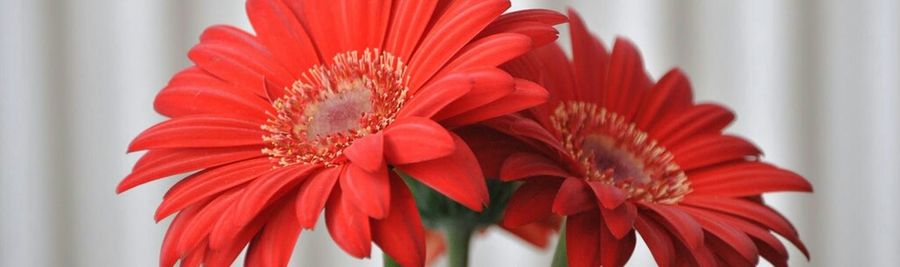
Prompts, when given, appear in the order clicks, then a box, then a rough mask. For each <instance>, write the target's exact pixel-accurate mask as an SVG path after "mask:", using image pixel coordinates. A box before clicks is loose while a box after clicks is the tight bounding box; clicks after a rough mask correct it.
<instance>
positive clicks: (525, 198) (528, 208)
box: [503, 179, 562, 228]
mask: <svg viewBox="0 0 900 267" xmlns="http://www.w3.org/2000/svg"><path fill="white" fill-rule="evenodd" d="M561 185H562V181H561V180H558V179H535V180H532V181H529V182H527V183H525V184H523V185H522V186H520V187H519V188H518V189H516V192H515V193H513V195H512V197H510V198H509V202H508V204H507V206H506V211H505V213H504V215H503V226H505V227H510V228H515V227H519V226H523V225H526V224H529V223H533V222H535V221H538V220H541V219H544V218H546V217H548V216H552V215H553V211H552V208H553V199H554V198H555V197H556V192H557V191H559V187H560V186H561Z"/></svg>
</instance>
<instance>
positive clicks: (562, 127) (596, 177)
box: [550, 101, 691, 204]
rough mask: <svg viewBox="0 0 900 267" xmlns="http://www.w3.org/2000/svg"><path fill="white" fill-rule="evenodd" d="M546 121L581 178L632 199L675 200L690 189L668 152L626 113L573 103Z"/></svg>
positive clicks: (564, 106) (568, 103)
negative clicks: (553, 130) (629, 119)
mask: <svg viewBox="0 0 900 267" xmlns="http://www.w3.org/2000/svg"><path fill="white" fill-rule="evenodd" d="M550 121H551V123H552V124H553V126H554V128H556V130H557V132H558V137H559V138H560V140H562V142H563V146H564V147H565V148H566V149H567V150H568V151H569V153H571V156H572V158H573V159H574V160H575V162H576V163H577V164H578V167H580V169H579V170H578V171H581V172H582V173H583V174H584V177H585V179H587V180H589V181H600V182H604V183H607V184H610V185H613V186H616V187H618V188H620V189H622V190H623V191H625V192H626V193H627V194H628V195H629V199H632V200H636V201H645V202H653V203H661V204H675V203H678V202H679V201H681V199H683V198H684V196H685V195H686V194H688V193H690V191H691V187H690V183H689V182H688V181H687V176H685V174H684V171H682V170H681V167H679V166H678V164H676V163H675V162H674V160H673V156H672V153H670V152H669V151H667V150H666V149H665V148H664V147H662V146H660V145H658V144H657V142H656V141H655V140H650V139H649V138H648V135H647V134H646V133H644V132H642V131H641V130H640V129H637V128H636V126H635V125H634V124H633V123H630V122H626V121H625V118H624V117H622V116H620V115H618V114H616V113H613V112H609V111H607V110H606V109H605V108H602V107H598V106H597V105H596V104H593V103H585V102H574V101H573V102H564V103H562V104H560V105H559V107H557V108H556V110H555V112H554V114H553V116H551V118H550Z"/></svg>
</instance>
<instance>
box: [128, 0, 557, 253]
mask: <svg viewBox="0 0 900 267" xmlns="http://www.w3.org/2000/svg"><path fill="white" fill-rule="evenodd" d="M508 7H509V2H508V0H489V1H483V0H458V1H457V0H433V1H422V0H394V1H387V0H384V1H375V0H343V1H320V0H284V1H281V0H250V1H248V3H247V13H248V16H249V18H250V22H251V24H252V25H253V28H254V30H255V32H256V35H253V34H250V33H247V32H244V31H242V30H240V29H237V28H234V27H230V26H214V27H211V28H209V29H207V30H206V31H205V32H204V33H203V35H202V36H201V37H200V43H199V44H198V45H197V46H195V47H194V48H193V49H192V50H191V51H190V53H189V57H190V58H191V60H192V61H193V62H194V63H195V64H196V65H195V66H192V67H189V68H187V69H185V70H184V71H181V72H180V73H178V74H176V75H175V76H174V77H173V78H172V80H171V81H170V83H169V85H168V86H167V87H166V88H164V89H163V90H162V91H161V92H160V93H159V95H158V96H157V98H156V102H155V108H156V110H157V111H158V112H159V113H161V114H163V115H166V116H168V117H170V119H169V120H167V121H165V122H162V123H160V124H158V125H156V126H153V127H151V128H149V129H147V130H146V131H145V132H143V133H141V134H140V135H139V136H138V137H137V138H135V140H134V141H133V143H132V144H131V146H130V147H129V151H139V150H148V152H147V153H146V154H145V155H144V156H143V157H142V158H141V159H140V160H139V161H138V163H137V164H136V165H135V167H134V170H133V172H132V173H131V174H129V175H128V176H127V177H126V178H125V179H124V180H123V181H122V182H121V183H120V184H119V187H118V189H117V191H119V192H122V191H125V190H128V189H130V188H133V187H135V186H138V185H141V184H143V183H147V182H150V181H153V180H157V179H160V178H164V177H168V176H172V175H177V174H181V173H191V172H193V174H191V175H190V176H188V177H187V178H185V179H183V180H181V181H179V182H178V183H177V184H176V185H175V186H173V187H172V188H171V190H169V192H168V193H167V194H166V196H165V198H164V200H163V202H162V204H161V205H160V206H159V209H158V210H157V213H156V219H157V220H161V219H163V218H165V217H167V216H169V215H172V214H174V213H178V216H177V217H176V218H175V220H174V221H173V222H172V224H171V226H170V227H169V230H168V232H167V234H166V238H165V240H164V242H163V243H164V244H163V247H162V253H161V257H160V261H161V263H160V265H161V266H172V265H174V264H175V262H177V261H178V260H181V261H182V266H196V265H199V264H200V263H204V264H205V265H206V266H228V265H230V264H231V262H232V261H234V259H235V257H237V255H238V253H239V252H240V251H241V250H242V249H243V248H244V247H245V246H247V244H248V243H249V250H248V253H247V257H246V262H247V264H248V265H250V266H284V265H286V264H287V262H288V260H289V259H290V254H291V251H292V250H293V246H294V244H295V242H296V240H297V237H298V235H299V233H300V231H301V229H303V228H312V227H313V226H315V223H316V221H317V218H318V215H319V214H320V212H321V211H322V210H323V209H325V221H326V225H327V227H328V231H329V232H330V233H331V236H332V237H333V238H334V240H335V242H337V244H338V245H339V246H340V247H341V248H343V249H344V250H345V251H347V252H348V253H349V254H351V255H353V256H356V257H367V256H369V253H370V247H371V242H372V241H374V242H375V243H376V244H378V245H379V246H380V247H381V248H382V249H383V250H384V251H385V252H386V253H388V254H389V255H391V256H392V257H394V258H395V259H396V260H397V261H398V262H400V263H402V264H403V265H405V266H420V265H422V264H423V263H424V258H425V247H424V246H425V245H424V243H425V241H424V230H423V228H422V225H421V222H420V218H419V215H418V212H417V210H416V207H415V203H414V200H413V199H412V197H411V195H410V192H409V191H408V189H407V187H406V186H405V184H404V183H403V181H402V180H400V179H399V178H398V177H397V176H396V175H395V174H394V173H393V172H392V171H391V169H392V168H396V169H399V170H402V171H404V172H406V173H408V174H410V175H412V176H414V177H415V178H417V179H418V180H419V181H420V182H422V183H423V184H426V185H428V186H430V187H432V188H434V189H435V190H437V191H439V192H442V193H443V194H446V195H447V196H448V197H450V198H452V199H454V200H456V201H458V202H460V203H462V204H463V205H465V206H467V207H469V208H471V209H474V210H480V209H482V207H483V206H484V205H485V204H486V202H487V200H488V195H487V190H486V188H485V184H484V178H483V175H482V174H481V172H480V170H479V168H478V163H477V162H476V161H475V157H474V156H473V155H472V153H471V151H470V150H469V148H468V147H467V146H466V145H465V143H463V142H462V141H461V139H460V138H459V137H458V136H456V135H455V134H453V133H451V132H448V131H447V130H445V127H455V126H460V125H466V124H471V123H474V122H479V121H482V120H485V119H490V118H495V117H497V116H501V115H504V114H508V113H510V112H514V111H518V110H522V109H524V108H528V107H531V106H534V105H536V104H538V103H541V102H543V101H544V100H545V99H546V98H547V95H546V94H547V93H546V91H544V89H542V88H541V87H540V86H537V85H536V84H534V83H530V82H527V81H524V80H520V79H516V78H513V77H511V76H510V75H509V74H507V73H506V72H504V71H501V70H500V69H498V68H496V67H497V66H498V65H499V64H502V63H504V62H506V61H508V60H509V59H512V58H515V57H517V56H519V55H522V54H523V53H526V52H528V51H529V50H531V49H532V47H533V46H537V45H543V44H546V43H549V42H552V41H553V40H555V37H556V31H555V30H554V29H553V28H552V25H554V24H557V23H561V22H563V21H564V20H565V17H564V16H562V15H561V14H557V13H555V12H551V11H540V10H529V11H521V12H514V13H510V14H506V15H502V16H501V13H502V12H504V10H506V9H507V8H508Z"/></svg>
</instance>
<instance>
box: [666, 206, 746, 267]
mask: <svg viewBox="0 0 900 267" xmlns="http://www.w3.org/2000/svg"><path fill="white" fill-rule="evenodd" d="M682 209H683V210H684V211H686V212H687V213H689V214H691V216H693V217H694V218H695V219H696V220H697V222H699V223H700V225H702V226H703V229H704V230H706V232H708V233H710V234H712V235H714V236H716V237H718V238H720V239H721V240H722V241H725V243H726V244H727V245H728V246H729V247H731V248H733V249H735V250H736V251H737V252H738V253H740V254H741V256H743V257H744V259H746V260H747V261H749V262H750V263H753V265H754V266H755V265H756V262H757V261H759V251H757V250H756V245H755V244H754V243H753V240H750V237H748V236H747V235H746V234H745V233H744V232H741V231H739V230H737V229H735V228H734V227H731V226H729V225H727V224H724V223H723V222H722V221H720V220H716V218H715V217H714V216H710V215H709V212H707V211H704V210H700V209H693V208H690V207H683V208H682Z"/></svg>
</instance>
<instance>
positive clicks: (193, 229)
mask: <svg viewBox="0 0 900 267" xmlns="http://www.w3.org/2000/svg"><path fill="white" fill-rule="evenodd" d="M242 192H243V191H241V190H232V191H228V192H225V193H223V194H220V195H219V196H217V197H216V198H215V199H213V200H212V201H210V202H209V204H207V205H206V206H204V207H203V208H202V209H201V210H200V211H199V212H198V213H197V215H196V216H195V217H194V218H193V219H192V220H191V221H190V222H189V223H188V225H187V226H186V227H185V229H184V231H183V232H182V234H181V238H180V239H179V240H178V245H177V248H178V249H177V250H178V251H182V252H186V251H190V250H192V249H193V248H196V247H197V246H198V245H200V242H203V241H204V239H205V238H207V237H208V236H209V233H210V232H211V230H212V229H213V226H215V224H216V223H217V222H219V221H221V220H222V216H223V214H225V211H226V210H227V209H228V208H229V207H231V206H233V205H234V202H235V201H237V200H238V199H239V198H240V196H241V195H240V193H242Z"/></svg>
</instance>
